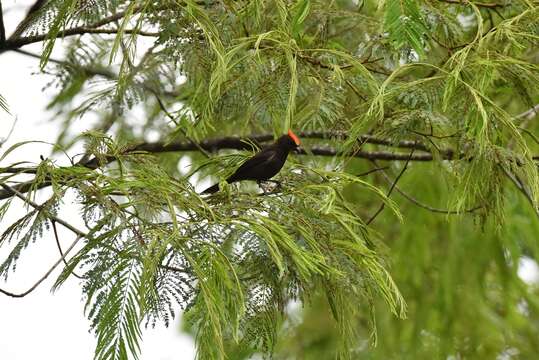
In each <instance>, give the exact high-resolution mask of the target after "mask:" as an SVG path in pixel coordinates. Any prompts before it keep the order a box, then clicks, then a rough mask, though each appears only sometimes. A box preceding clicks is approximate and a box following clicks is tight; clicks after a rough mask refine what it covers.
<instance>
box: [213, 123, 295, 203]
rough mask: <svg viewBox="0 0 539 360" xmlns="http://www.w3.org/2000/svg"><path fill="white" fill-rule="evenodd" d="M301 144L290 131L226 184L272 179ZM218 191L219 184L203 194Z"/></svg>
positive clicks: (245, 165) (259, 153)
mask: <svg viewBox="0 0 539 360" xmlns="http://www.w3.org/2000/svg"><path fill="white" fill-rule="evenodd" d="M299 144H300V141H299V138H298V137H297V136H296V134H294V133H293V132H292V130H288V135H283V136H281V137H280V138H278V139H277V141H276V142H275V143H274V144H272V145H271V146H268V147H267V148H265V149H263V150H262V151H260V152H258V153H256V154H255V155H254V156H253V157H251V158H250V159H248V160H247V161H245V162H244V163H243V164H241V166H240V167H239V168H238V169H237V170H236V172H235V173H234V174H232V175H231V176H230V177H228V179H226V182H227V183H229V184H230V183H233V182H235V181H241V180H255V181H257V182H259V181H264V180H268V179H271V178H272V177H273V176H275V175H277V173H278V172H279V170H281V168H282V167H283V165H284V163H285V162H286V158H287V156H288V153H289V152H290V150H293V149H295V148H297V147H298V146H299ZM217 191H219V184H215V185H213V186H210V187H209V188H207V189H206V190H204V191H203V192H202V194H212V193H214V192H217Z"/></svg>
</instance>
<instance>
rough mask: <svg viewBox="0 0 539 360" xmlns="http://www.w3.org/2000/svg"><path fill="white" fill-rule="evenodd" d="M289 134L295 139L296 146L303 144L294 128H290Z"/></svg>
mask: <svg viewBox="0 0 539 360" xmlns="http://www.w3.org/2000/svg"><path fill="white" fill-rule="evenodd" d="M288 136H289V137H290V139H292V140H294V143H295V144H296V146H299V144H301V141H299V138H298V137H297V136H296V134H294V133H293V132H292V130H288Z"/></svg>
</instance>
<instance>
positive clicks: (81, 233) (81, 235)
mask: <svg viewBox="0 0 539 360" xmlns="http://www.w3.org/2000/svg"><path fill="white" fill-rule="evenodd" d="M0 186H1V187H3V188H4V189H5V190H6V191H9V192H11V193H13V194H14V195H15V196H17V197H18V198H19V199H21V200H22V201H24V202H25V203H27V204H28V205H30V206H31V207H33V208H34V209H37V210H39V211H44V212H46V215H47V217H48V218H49V219H50V220H51V221H53V222H54V221H55V222H57V223H59V224H61V225H63V226H64V227H66V228H67V229H68V230H71V231H72V232H73V233H75V234H76V235H77V239H76V240H75V242H74V243H73V244H72V245H71V246H70V247H69V248H68V249H67V250H66V252H65V253H64V257H62V258H61V259H60V260H58V262H57V263H55V264H54V266H53V268H51V269H50V270H49V271H48V272H47V274H45V276H44V277H43V278H41V279H40V280H39V281H38V283H36V284H35V285H34V287H33V288H32V289H30V290H29V291H27V292H26V293H24V294H23V295H22V296H25V295H27V294H28V293H29V292H31V291H33V290H34V288H35V287H37V286H38V285H39V284H40V283H41V282H42V281H43V280H45V279H46V277H47V276H49V275H50V273H51V272H52V271H53V270H54V268H56V266H58V264H59V263H61V262H62V261H65V255H67V254H68V253H69V252H70V251H71V249H73V247H74V246H75V244H76V242H78V241H79V240H80V239H82V238H88V233H85V232H84V231H81V230H79V229H77V228H76V227H74V226H72V225H71V224H69V223H68V222H66V221H64V220H62V219H60V218H59V217H57V216H55V215H53V214H51V213H50V212H48V211H47V210H46V209H43V206H42V205H39V204H36V203H35V202H33V201H32V200H30V199H27V198H26V197H25V196H24V195H23V194H22V193H20V192H19V191H17V190H16V189H14V188H13V187H11V186H9V185H7V184H3V183H0ZM107 248H108V249H111V250H114V251H116V250H115V249H114V248H109V247H107ZM60 251H61V250H60ZM159 267H160V268H163V269H165V270H170V271H176V272H181V273H187V271H186V270H182V269H179V268H175V267H172V266H163V265H159ZM0 290H1V289H0ZM1 292H3V293H5V294H6V295H9V294H12V293H9V292H6V291H4V290H1ZM8 293H9V294H8ZM12 295H13V294H12ZM15 295H16V294H15ZM9 296H11V295H9ZM22 296H14V297H22Z"/></svg>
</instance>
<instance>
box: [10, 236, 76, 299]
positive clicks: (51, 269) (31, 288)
mask: <svg viewBox="0 0 539 360" xmlns="http://www.w3.org/2000/svg"><path fill="white" fill-rule="evenodd" d="M82 238H83V237H82V236H77V238H76V239H75V240H74V241H73V243H72V244H71V246H69V247H68V248H67V250H66V252H65V253H64V255H62V256H61V257H60V259H58V261H56V262H55V263H54V264H53V265H52V266H51V267H50V269H49V270H48V271H47V272H46V273H45V275H43V276H42V277H41V278H40V279H39V280H38V281H36V282H35V283H34V285H32V286H31V287H30V288H29V289H28V290H26V291H24V292H22V293H20V294H16V293H13V292H10V291H7V290H4V289H0V293H2V294H4V295H7V296H10V297H14V298H22V297H25V296H26V295H28V294H30V293H31V292H32V291H34V290H35V289H36V288H37V287H38V286H39V285H40V284H41V283H42V282H43V281H45V279H47V278H48V277H49V275H50V274H51V273H52V272H53V271H54V269H56V267H57V266H58V265H60V263H61V262H62V261H64V262H65V256H66V255H67V254H69V252H70V251H71V250H73V248H74V247H75V245H77V243H78V242H79V240H80V239H82Z"/></svg>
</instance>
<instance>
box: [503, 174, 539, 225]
mask: <svg viewBox="0 0 539 360" xmlns="http://www.w3.org/2000/svg"><path fill="white" fill-rule="evenodd" d="M499 166H500V168H501V169H502V171H503V172H504V174H505V176H506V177H507V178H508V179H509V180H511V181H512V182H513V184H515V186H516V187H517V189H518V190H519V191H520V192H521V193H522V195H524V197H525V198H526V200H528V202H529V203H530V205H531V206H532V208H533V210H534V212H535V215H537V217H539V207H538V206H537V204H536V202H535V201H534V200H533V196H532V194H530V192H529V190H528V189H527V188H526V186H525V185H524V183H523V182H522V180H521V179H520V178H519V177H518V175H516V174H514V173H511V172H510V171H509V170H507V169H506V168H505V167H504V166H502V165H499Z"/></svg>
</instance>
